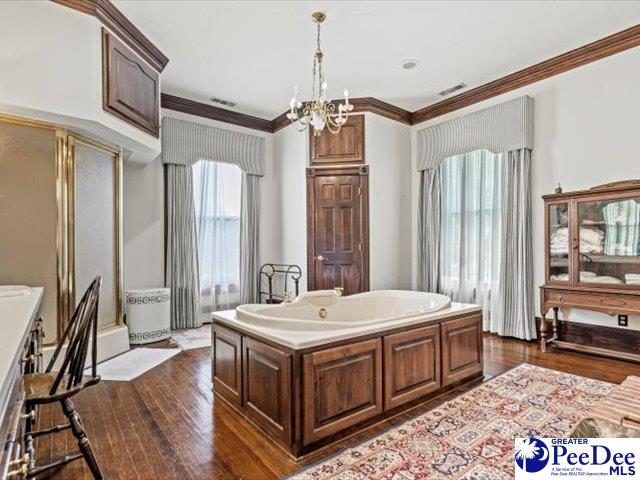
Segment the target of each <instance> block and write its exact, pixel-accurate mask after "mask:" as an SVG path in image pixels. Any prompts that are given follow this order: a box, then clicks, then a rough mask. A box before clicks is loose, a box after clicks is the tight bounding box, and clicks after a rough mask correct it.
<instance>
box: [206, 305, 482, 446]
mask: <svg viewBox="0 0 640 480" xmlns="http://www.w3.org/2000/svg"><path fill="white" fill-rule="evenodd" d="M482 346H483V339H482V312H481V311H480V310H479V309H478V310H474V311H471V312H469V311H467V312H464V313H458V314H453V315H451V316H445V317H444V318H437V319H428V318H425V319H421V320H419V321H417V322H416V323H415V324H413V325H410V326H403V327H399V328H389V329H387V330H382V331H378V332H375V333H369V334H366V335H360V336H358V337H354V338H350V339H346V340H339V341H332V342H327V343H323V344H320V345H315V346H311V347H305V348H298V349H296V348H291V347H289V346H286V345H284V344H280V343H278V342H275V341H273V340H270V339H267V338H264V337H262V336H260V335H258V334H256V333H255V332H249V331H248V330H247V329H245V328H243V327H242V326H241V325H240V322H234V321H233V320H231V319H230V318H229V317H228V316H227V317H226V318H225V317H220V318H218V317H216V316H214V319H213V324H212V350H213V352H212V353H213V355H212V372H213V390H214V392H215V394H217V396H218V398H222V399H224V400H225V401H226V402H228V403H229V404H230V405H231V406H233V407H234V408H235V409H236V410H237V411H238V412H239V413H240V414H241V415H243V416H244V417H245V418H247V419H248V420H250V421H251V422H252V423H253V424H255V425H256V426H257V427H259V428H260V429H261V430H262V431H263V432H264V434H265V435H266V436H268V437H269V438H270V439H272V440H273V441H275V442H276V443H277V444H278V445H279V446H280V447H281V448H283V449H284V450H285V451H286V452H288V453H290V454H291V455H292V456H293V457H294V458H300V457H302V456H304V455H307V454H309V453H311V452H313V451H315V450H318V449H320V448H322V447H325V446H327V445H329V444H331V443H334V442H336V441H338V440H340V439H344V438H345V437H347V436H351V435H353V434H355V433H357V432H358V431H361V430H363V429H364V428H366V427H369V426H371V425H373V424H375V423H378V422H380V421H382V420H384V419H386V418H389V417H391V416H394V415H397V414H399V413H401V412H404V411H406V410H408V409H410V408H413V407H414V406H415V405H416V404H418V403H420V402H421V401H423V400H426V399H428V398H432V397H435V396H437V395H439V394H441V393H443V392H444V391H446V390H450V389H451V388H454V387H457V386H459V385H461V384H463V383H466V382H469V381H472V380H474V379H477V378H479V377H481V376H482V375H483V366H484V364H483V348H482Z"/></svg>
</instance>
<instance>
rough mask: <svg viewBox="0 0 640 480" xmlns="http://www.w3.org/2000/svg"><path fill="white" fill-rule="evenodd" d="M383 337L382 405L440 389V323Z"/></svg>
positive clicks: (390, 404)
mask: <svg viewBox="0 0 640 480" xmlns="http://www.w3.org/2000/svg"><path fill="white" fill-rule="evenodd" d="M383 341H384V378H385V388H384V408H385V410H391V409H392V408H395V407H398V406H400V405H403V404H405V403H407V402H410V401H411V400H415V399H416V398H419V397H423V396H425V395H427V394H429V393H432V392H435V391H436V390H439V389H440V386H441V382H440V326H439V325H430V326H428V327H423V328H417V329H415V330H409V331H408V332H400V333H395V334H393V335H387V336H385V337H384V339H383Z"/></svg>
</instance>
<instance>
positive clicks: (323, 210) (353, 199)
mask: <svg viewBox="0 0 640 480" xmlns="http://www.w3.org/2000/svg"><path fill="white" fill-rule="evenodd" d="M367 174H368V169H367V167H357V168H347V169H337V168H332V169H326V168H325V169H320V168H317V169H313V168H310V169H308V170H307V177H308V178H307V192H308V197H309V198H308V200H309V205H308V220H307V221H308V226H309V235H308V255H309V259H308V267H309V277H308V289H309V290H321V289H332V288H335V287H342V288H343V289H344V293H345V295H350V294H353V293H359V292H363V291H366V290H368V288H369V278H368V218H367V217H368V205H367V204H368V188H367V187H368V176H367Z"/></svg>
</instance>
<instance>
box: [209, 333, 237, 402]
mask: <svg viewBox="0 0 640 480" xmlns="http://www.w3.org/2000/svg"><path fill="white" fill-rule="evenodd" d="M212 328H213V330H212V338H211V344H212V346H213V358H212V365H211V366H212V374H213V387H214V389H215V390H216V392H217V393H218V394H220V396H222V397H224V398H225V399H226V400H228V401H229V402H231V403H233V404H234V405H236V406H240V405H241V404H242V336H241V335H240V334H239V333H238V332H235V331H233V330H231V329H229V328H225V327H223V326H222V325H218V324H214V325H213V327H212Z"/></svg>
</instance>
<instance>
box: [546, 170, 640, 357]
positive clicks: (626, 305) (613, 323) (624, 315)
mask: <svg viewBox="0 0 640 480" xmlns="http://www.w3.org/2000/svg"><path fill="white" fill-rule="evenodd" d="M543 199H544V207H545V251H546V254H545V264H546V266H545V270H546V271H545V278H546V280H545V284H544V285H542V286H541V287H540V305H541V309H542V318H543V319H544V318H545V316H546V313H547V312H548V311H549V309H552V310H553V313H554V315H553V323H552V326H551V331H549V330H550V329H549V325H548V324H547V322H546V321H542V322H541V324H540V343H541V348H542V351H546V350H547V347H548V346H549V345H553V346H556V347H560V348H566V349H571V350H576V351H581V352H586V353H592V354H596V355H602V356H607V357H612V358H619V359H624V360H632V361H637V362H640V331H639V330H637V329H633V328H629V316H630V315H640V180H630V181H623V182H616V183H609V184H606V185H600V186H598V187H594V188H592V189H590V190H581V191H576V192H567V193H557V194H554V195H545V196H544V197H543ZM560 308H576V309H584V310H592V311H596V312H600V313H605V314H607V315H609V316H610V319H611V320H610V324H609V325H601V324H598V325H594V324H586V323H579V322H573V321H560V320H559V319H558V310H559V309H560Z"/></svg>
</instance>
